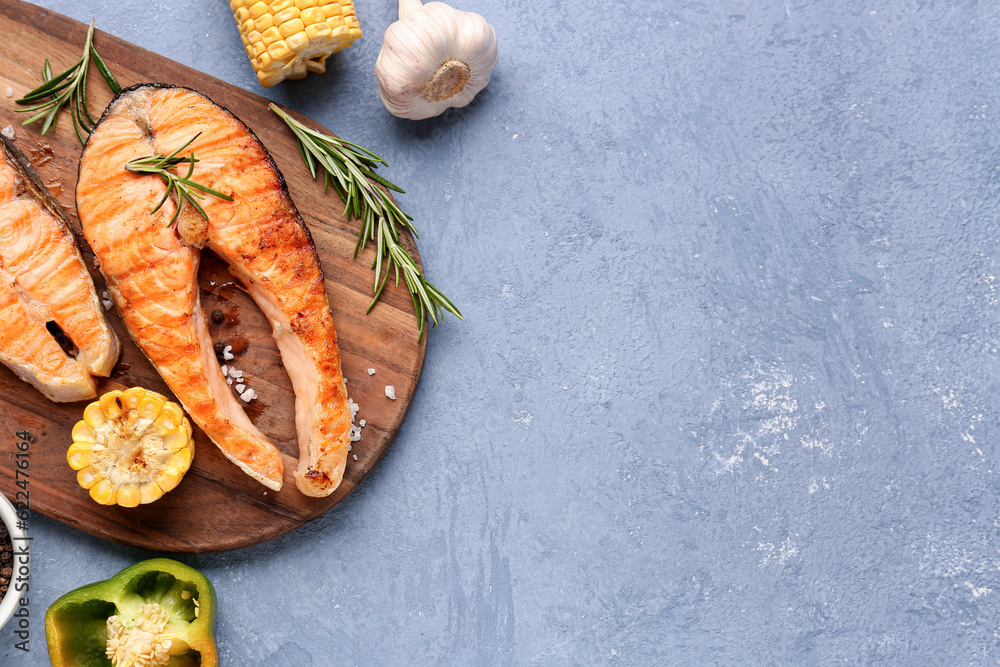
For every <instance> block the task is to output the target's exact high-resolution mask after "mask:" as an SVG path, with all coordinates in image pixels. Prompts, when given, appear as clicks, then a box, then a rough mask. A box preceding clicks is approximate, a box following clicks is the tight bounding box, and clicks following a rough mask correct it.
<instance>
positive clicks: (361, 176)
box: [270, 104, 464, 340]
mask: <svg viewBox="0 0 1000 667" xmlns="http://www.w3.org/2000/svg"><path fill="white" fill-rule="evenodd" d="M270 106H271V111H273V112H274V113H276V114H278V116H279V117H281V119H282V120H283V121H285V124H286V125H288V127H289V129H291V131H292V133H293V134H294V135H295V138H296V139H298V142H299V152H300V153H301V154H302V160H303V161H304V162H305V163H306V166H307V167H308V168H309V173H311V174H312V177H313V178H316V168H317V165H318V166H319V167H321V168H322V169H323V183H324V189H329V187H330V185H331V184H332V185H333V188H334V190H336V191H337V194H339V195H340V198H341V199H342V200H343V201H344V212H345V214H346V215H347V219H348V220H350V219H352V218H358V219H360V220H361V221H362V225H361V232H360V234H358V242H357V244H356V245H355V246H354V256H355V257H357V256H358V252H359V251H360V250H361V249H362V248H364V247H365V246H366V245H367V244H368V242H369V241H373V242H374V243H375V260H374V261H373V262H372V268H373V269H374V270H375V284H374V290H375V296H374V298H373V299H372V301H371V303H370V304H368V311H367V312H371V310H372V308H374V307H375V304H376V303H378V300H379V297H381V296H382V290H384V289H385V285H386V283H387V282H388V280H389V274H390V273H394V274H395V280H396V284H397V285H398V284H399V277H400V274H402V276H403V281H404V282H405V283H406V288H407V289H408V290H409V292H410V298H411V299H413V308H414V309H415V310H416V313H417V318H418V319H419V321H420V333H419V335H418V337H417V340H420V338H421V337H423V335H424V323H425V321H426V319H427V317H430V319H431V321H432V322H433V323H434V325H435V326H437V325H438V324H439V323H440V319H442V318H443V317H444V311H448V312H449V313H451V314H452V315H454V316H455V317H457V318H458V319H460V320H461V319H464V318H463V317H462V313H461V312H459V310H458V308H457V307H456V306H455V304H453V303H452V302H451V301H450V300H449V299H448V297H446V296H445V295H444V294H442V293H441V291H440V290H438V289H437V288H436V287H434V286H433V285H431V284H430V283H429V282H427V279H426V278H424V274H423V272H422V271H421V270H420V267H418V266H417V263H416V262H415V261H414V260H413V257H411V256H410V253H408V252H407V251H406V248H404V247H403V245H402V243H401V242H400V232H401V230H404V229H406V230H409V231H410V232H411V233H412V234H413V236H414V237H416V236H418V234H417V230H416V229H415V228H414V227H413V222H412V221H413V218H412V217H410V216H409V215H408V214H406V213H404V212H403V211H402V210H401V209H400V208H399V206H397V205H396V203H395V202H394V201H392V199H391V198H390V197H389V195H388V194H386V193H385V192H384V191H383V190H381V189H380V188H378V187H376V186H375V185H373V184H372V181H375V182H376V183H379V184H380V185H383V186H385V187H386V188H388V189H389V190H395V191H396V192H403V190H402V189H400V188H399V186H397V185H394V184H393V183H390V182H389V181H387V180H386V179H384V178H382V177H381V176H379V175H378V174H376V173H375V169H378V166H379V165H380V164H381V165H385V160H383V159H382V158H380V157H379V156H377V155H375V154H374V153H372V152H371V151H369V150H367V149H365V148H362V147H361V146H358V145H357V144H352V143H351V142H349V141H344V140H343V139H340V138H338V137H334V136H331V135H329V134H323V133H322V132H317V131H316V130H312V129H310V128H308V127H306V126H305V125H303V124H302V123H300V122H298V121H297V120H295V119H294V118H292V117H291V116H289V115H288V114H287V113H285V112H284V111H282V110H281V109H279V108H278V107H277V106H276V105H274V104H271V105H270ZM369 179H370V180H369Z"/></svg>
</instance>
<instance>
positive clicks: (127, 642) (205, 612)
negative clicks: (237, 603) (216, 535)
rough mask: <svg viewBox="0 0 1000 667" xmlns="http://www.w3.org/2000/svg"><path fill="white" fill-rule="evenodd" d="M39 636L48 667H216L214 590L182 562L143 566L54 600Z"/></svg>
mask: <svg viewBox="0 0 1000 667" xmlns="http://www.w3.org/2000/svg"><path fill="white" fill-rule="evenodd" d="M112 617H116V618H115V619H113V620H112V622H111V623H109V622H108V619H109V618H112ZM109 628H111V630H110V631H109ZM45 636H46V641H47V642H48V648H49V660H50V661H51V662H52V665H53V667H112V666H113V667H125V666H126V665H128V666H129V667H131V666H132V665H135V666H142V667H161V666H164V667H194V666H199V667H217V665H218V663H219V655H218V650H217V649H216V646H215V589H214V588H213V587H212V583H211V582H210V581H209V580H208V578H207V577H206V576H205V575H203V574H202V573H201V572H198V570H195V569H194V568H192V567H188V566H187V565H184V564H183V563H178V562H177V561H175V560H171V559H169V558H153V559H151V560H145V561H142V562H140V563H136V564H135V565H133V566H131V567H127V568H125V569H124V570H122V571H121V572H119V573H118V574H116V575H115V576H113V577H111V578H110V579H108V580H107V581H99V582H97V583H94V584H90V585H87V586H83V587H81V588H77V589H76V590H74V591H70V592H69V593H67V594H66V595H63V596H62V597H61V598H59V599H58V600H56V601H55V602H53V603H52V606H51V607H49V610H48V611H47V612H46V614H45ZM109 646H110V648H111V651H110V652H112V653H114V652H115V651H117V656H116V658H117V660H116V661H113V660H112V659H111V657H109ZM151 647H152V648H151Z"/></svg>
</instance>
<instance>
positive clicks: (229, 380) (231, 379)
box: [226, 378, 233, 387]
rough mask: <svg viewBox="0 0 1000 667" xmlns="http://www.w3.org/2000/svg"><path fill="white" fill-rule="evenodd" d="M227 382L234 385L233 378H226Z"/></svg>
mask: <svg viewBox="0 0 1000 667" xmlns="http://www.w3.org/2000/svg"><path fill="white" fill-rule="evenodd" d="M226 384H228V385H229V386H230V387H232V386H233V378H226Z"/></svg>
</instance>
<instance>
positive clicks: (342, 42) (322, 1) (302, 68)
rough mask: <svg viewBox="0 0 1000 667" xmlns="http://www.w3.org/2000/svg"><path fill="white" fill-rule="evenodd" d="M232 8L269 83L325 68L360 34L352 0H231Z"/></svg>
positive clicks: (255, 62) (259, 74)
mask: <svg viewBox="0 0 1000 667" xmlns="http://www.w3.org/2000/svg"><path fill="white" fill-rule="evenodd" d="M229 8H230V9H232V10H233V16H234V17H235V18H236V25H237V26H239V29H240V35H241V36H242V37H243V46H244V47H246V50H247V55H248V56H249V57H250V62H251V64H253V69H254V71H255V72H256V73H257V80H258V81H260V85H262V86H264V87H265V88H270V87H271V86H273V85H274V84H276V83H279V82H280V81H284V80H285V79H301V78H302V77H304V76H305V75H306V74H307V73H309V72H325V71H326V59H327V58H329V57H330V56H331V55H332V54H334V53H336V52H337V51H340V50H342V49H346V48H347V47H348V46H350V45H351V44H353V43H354V40H356V39H358V38H359V37H361V26H360V25H359V24H358V19H357V17H356V16H355V15H354V3H353V2H351V0H271V1H270V2H267V1H266V0H230V2H229Z"/></svg>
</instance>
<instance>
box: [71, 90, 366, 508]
mask: <svg viewBox="0 0 1000 667" xmlns="http://www.w3.org/2000/svg"><path fill="white" fill-rule="evenodd" d="M196 135H197V138H195V139H194V141H193V143H191V144H190V146H188V148H187V149H186V150H185V153H187V152H188V151H191V150H193V151H194V153H195V157H196V158H197V160H198V162H197V163H196V165H195V168H194V173H193V174H192V175H191V180H193V181H195V182H197V183H200V184H202V185H205V186H207V187H209V188H212V189H214V190H217V191H219V192H222V193H224V194H226V195H228V196H230V197H232V199H233V201H231V202H230V201H226V200H224V199H221V198H218V197H213V196H207V197H206V198H205V199H204V200H202V201H201V202H200V203H201V205H202V207H203V208H204V210H205V212H206V214H207V215H208V220H207V221H206V220H205V219H203V218H202V217H201V216H200V215H198V213H197V211H195V210H194V208H193V207H191V206H190V205H188V206H185V207H184V208H183V210H182V212H181V215H180V218H179V219H178V220H177V224H176V225H174V226H172V227H171V226H169V221H170V218H171V217H172V216H173V214H174V211H175V200H174V198H173V196H171V197H170V198H169V199H168V200H167V201H166V203H164V205H163V207H162V208H160V210H159V211H157V212H156V214H154V215H151V214H150V210H152V209H153V208H154V206H155V205H156V204H157V202H159V201H160V200H161V199H162V197H163V195H164V193H165V191H166V185H165V184H164V183H163V181H162V179H160V178H158V177H156V176H148V175H145V176H140V175H136V174H133V173H130V172H129V171H127V170H126V169H125V165H126V164H128V162H129V161H131V160H133V159H136V158H140V157H145V156H148V155H153V154H160V155H169V154H171V153H173V152H174V151H175V150H177V149H178V148H180V147H182V146H183V145H184V144H185V143H187V142H188V141H189V140H191V138H192V137H195V136H196ZM187 169H188V165H187V164H182V165H180V166H179V167H177V171H178V172H179V174H180V175H181V176H185V175H186V174H187ZM76 201H77V210H78V211H79V214H80V221H81V222H82V223H83V229H84V234H85V236H86V238H87V241H88V242H89V243H90V245H91V247H92V248H93V249H94V252H95V253H96V254H97V256H98V258H99V259H100V262H101V271H102V272H103V273H104V275H105V277H106V278H107V281H108V285H109V288H110V290H111V294H112V297H113V299H114V301H115V304H116V305H117V307H118V310H119V312H120V313H121V315H122V319H123V320H124V322H125V325H126V326H127V327H128V330H129V332H130V333H131V335H132V337H133V338H134V339H135V342H136V343H137V344H138V346H139V348H140V349H141V350H142V351H143V352H144V353H145V354H146V356H147V357H149V359H150V361H151V362H152V363H153V365H154V366H155V367H156V369H157V370H158V371H159V373H160V375H162V376H163V379H164V380H165V381H166V383H167V385H169V387H170V389H171V390H172V391H173V392H174V394H175V395H176V396H177V398H178V399H179V400H180V401H181V403H182V404H183V405H184V407H185V409H186V410H187V411H188V413H189V414H190V415H191V418H192V419H194V421H195V422H196V423H197V424H198V426H200V427H201V428H202V430H204V431H205V433H206V434H207V435H208V436H209V437H210V438H211V439H212V441H213V442H215V444H216V445H218V447H219V448H220V449H221V450H222V452H223V453H224V454H225V455H226V456H227V457H228V458H229V459H230V460H231V461H233V462H234V463H235V464H236V465H238V466H239V467H240V468H242V469H243V470H244V472H246V473H247V474H248V475H250V476H251V477H253V478H254V479H256V480H257V481H259V482H260V483H262V484H264V485H265V486H267V487H269V488H272V489H280V488H281V484H282V475H283V463H282V459H281V455H280V454H279V452H278V450H277V448H276V447H275V446H274V445H273V444H272V443H271V442H269V441H268V439H267V438H266V437H265V436H264V435H263V434H262V433H261V432H260V431H259V430H258V429H257V428H256V427H255V426H254V425H253V424H252V423H251V422H250V420H249V418H248V417H247V416H246V414H245V413H244V412H243V409H242V408H241V407H240V405H239V404H238V403H237V401H236V399H235V398H234V396H233V394H232V393H231V390H230V388H229V387H228V385H227V384H226V381H225V378H224V377H223V375H222V371H221V369H220V367H219V362H218V359H217V358H216V356H215V352H214V349H213V342H212V339H211V337H210V336H209V333H208V327H207V325H206V321H205V314H204V311H203V310H202V307H201V300H200V294H199V287H198V261H199V257H200V248H203V247H207V248H210V249H211V250H212V251H214V252H215V253H216V254H217V255H218V256H219V257H221V258H222V259H223V260H224V261H226V262H227V263H228V264H229V268H230V271H231V272H232V273H233V274H234V275H235V276H237V277H238V278H239V279H240V280H241V281H242V282H243V284H244V285H245V286H246V287H247V291H248V292H249V293H250V296H251V297H252V298H253V299H254V301H256V303H257V305H258V306H260V309H261V310H262V311H263V313H264V315H265V316H266V317H267V319H268V320H269V321H270V323H271V326H272V328H273V333H274V338H275V340H276V341H277V345H278V349H279V350H280V352H281V356H282V361H283V363H284V365H285V370H286V371H287V372H288V376H289V378H290V379H291V381H292V386H293V388H294V389H295V425H296V430H297V433H298V441H299V462H298V467H297V468H296V470H295V475H294V476H295V482H296V486H297V487H298V488H299V490H300V491H302V493H304V494H306V495H308V496H315V497H323V496H327V495H329V494H331V493H332V492H333V491H334V490H335V489H336V488H337V486H338V485H339V484H340V482H341V479H342V478H343V474H344V468H345V466H346V464H347V448H348V446H349V444H350V428H351V412H350V409H349V407H348V404H347V388H346V385H345V384H344V378H343V375H342V374H341V370H340V352H339V348H338V346H337V336H336V333H335V331H334V327H333V318H332V316H331V313H330V304H329V302H328V301H327V295H326V289H325V287H324V280H323V272H322V271H321V269H320V265H319V258H318V257H317V255H316V249H315V247H314V246H313V243H312V238H311V237H310V235H309V231H308V229H307V228H306V226H305V223H304V222H303V220H302V218H301V216H300V215H299V214H298V212H297V211H296V209H295V206H294V205H293V204H292V201H291V199H290V198H289V196H288V191H287V189H286V187H285V183H284V179H283V177H282V176H281V174H280V172H279V171H278V169H277V167H276V166H275V165H274V162H273V161H272V160H271V158H270V156H269V155H268V154H267V151H266V150H265V149H264V147H263V146H262V145H261V143H260V142H259V141H258V140H257V138H256V137H255V136H254V134H253V133H252V132H251V131H250V130H249V128H247V127H246V125H244V124H243V123H242V122H241V121H240V120H239V119H237V118H236V117H235V116H233V115H232V114H230V113H229V112H228V111H226V110H225V109H223V108H222V107H220V106H218V105H216V104H215V103H213V102H212V101H211V100H209V99H208V98H206V97H204V96H203V95H201V94H199V93H196V92H194V91H192V90H188V89H186V88H175V87H168V86H161V85H151V84H144V85H139V86H134V87H132V88H129V89H126V90H124V91H122V92H121V94H119V95H118V97H117V98H116V99H115V100H114V101H113V102H112V103H111V105H110V106H109V107H108V109H107V111H106V112H105V114H104V116H103V117H102V119H101V120H100V122H98V124H97V127H96V128H95V130H94V132H93V134H91V136H90V139H89V140H88V142H87V145H86V147H85V148H84V151H83V156H82V157H81V159H80V177H79V182H78V184H77V190H76Z"/></svg>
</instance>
